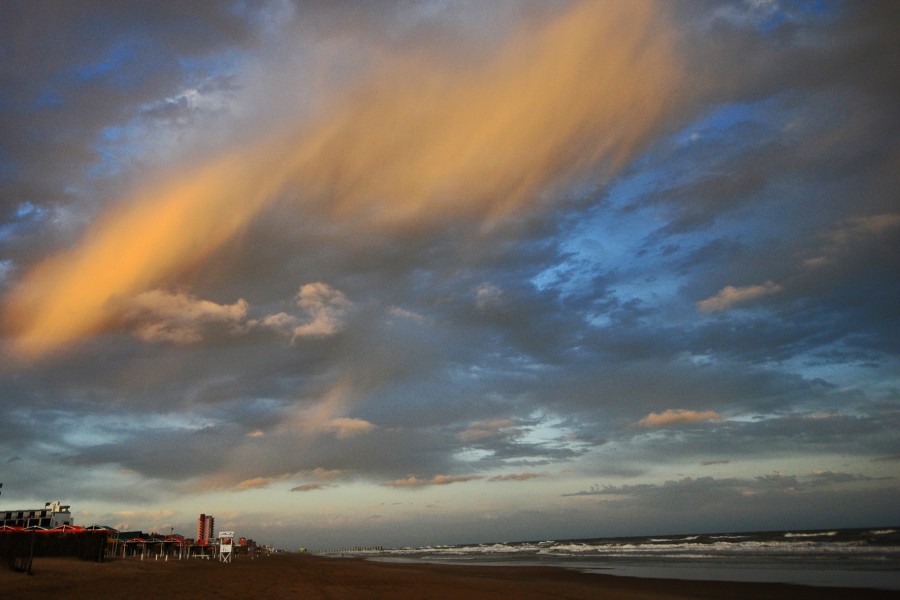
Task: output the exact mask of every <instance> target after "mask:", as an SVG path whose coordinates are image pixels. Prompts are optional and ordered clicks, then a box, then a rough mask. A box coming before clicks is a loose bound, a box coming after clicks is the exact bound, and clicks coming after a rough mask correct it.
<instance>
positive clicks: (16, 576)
mask: <svg viewBox="0 0 900 600" xmlns="http://www.w3.org/2000/svg"><path fill="white" fill-rule="evenodd" d="M33 571H34V573H33V575H30V576H29V575H26V574H23V573H16V572H13V571H11V570H9V569H7V568H5V567H4V568H2V569H0V596H2V597H3V598H10V599H18V598H69V599H73V600H78V599H82V598H83V599H88V598H90V599H92V600H94V599H97V598H133V597H134V596H135V595H136V594H137V595H139V596H140V597H144V598H157V597H167V598H192V599H203V598H223V599H228V598H235V599H237V598H240V599H246V598H250V597H259V598H268V599H272V600H278V599H281V598H292V599H295V598H330V599H335V600H340V599H343V598H396V599H406V598H409V599H412V598H417V599H419V598H421V599H424V598H430V599H441V598H446V599H451V598H452V599H454V600H455V599H458V598H468V599H474V600H477V599H479V598H535V599H537V598H573V599H574V598H584V599H587V598H590V599H594V600H596V599H608V600H638V599H641V600H654V599H659V600H663V599H675V598H682V599H685V598H730V599H738V600H740V599H757V598H758V599H766V600H776V599H779V598H784V599H789V598H790V599H791V600H798V599H799V600H803V599H807V598H808V599H810V600H812V599H813V598H815V599H818V600H822V599H825V600H828V599H832V598H846V599H851V598H852V599H860V598H898V597H900V594H898V593H897V592H890V591H879V590H860V589H841V588H822V587H803V586H791V585H781V584H765V583H754V584H749V583H728V582H697V581H676V580H664V579H637V578H630V577H614V576H608V575H597V574H588V573H578V572H575V571H569V570H566V569H557V568H549V567H478V566H456V565H433V564H418V563H416V564H409V563H380V562H372V561H365V560H361V559H338V558H323V557H316V556H308V555H276V556H270V557H261V558H256V559H254V560H250V559H247V558H246V557H241V558H240V559H238V560H236V561H235V562H234V563H232V564H221V563H217V562H213V561H206V560H196V559H194V560H181V561H179V560H170V561H162V562H160V561H155V560H145V561H140V560H134V559H126V560H123V559H119V560H113V561H110V562H106V563H94V562H85V561H80V560H77V559H68V558H36V559H35V561H34V565H33Z"/></svg>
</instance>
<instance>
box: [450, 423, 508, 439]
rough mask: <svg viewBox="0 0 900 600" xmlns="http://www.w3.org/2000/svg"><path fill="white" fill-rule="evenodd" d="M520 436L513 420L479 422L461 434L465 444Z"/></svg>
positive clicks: (460, 436)
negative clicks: (510, 435) (509, 435)
mask: <svg viewBox="0 0 900 600" xmlns="http://www.w3.org/2000/svg"><path fill="white" fill-rule="evenodd" d="M510 433H512V434H513V435H518V433H519V430H518V427H517V424H516V422H515V421H513V420H512V419H493V420H490V421H478V422H475V423H472V424H471V425H470V426H469V427H468V428H466V429H465V430H464V431H463V432H461V433H460V434H459V439H460V440H462V441H463V442H478V441H482V440H487V439H491V438H496V437H498V436H501V435H502V436H503V437H506V436H507V435H508V434H510Z"/></svg>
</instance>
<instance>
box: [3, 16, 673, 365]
mask: <svg viewBox="0 0 900 600" xmlns="http://www.w3.org/2000/svg"><path fill="white" fill-rule="evenodd" d="M661 13H662V11H660V10H659V9H658V7H657V6H656V5H655V4H654V3H651V2H638V1H637V0H636V1H634V2H627V3H626V2H621V3H599V2H584V3H577V4H575V5H573V7H572V8H571V9H570V10H569V11H568V12H567V13H566V14H564V15H562V16H561V17H558V18H555V19H553V20H550V21H549V22H543V23H531V24H529V25H528V26H527V27H523V28H522V29H521V30H520V31H519V32H518V33H517V34H515V35H512V37H511V38H510V40H509V41H508V43H507V44H505V45H504V46H503V47H502V48H500V50H499V51H497V52H496V53H495V54H494V55H486V56H485V57H484V60H483V61H482V62H481V63H480V64H472V62H471V61H470V60H469V61H467V62H466V64H465V65H462V64H458V63H454V62H453V61H452V60H449V59H447V58H446V57H445V56H438V55H437V54H435V53H434V52H431V51H430V50H429V49H428V48H422V49H421V51H420V52H415V53H410V52H404V53H403V54H402V55H400V54H398V55H396V56H390V57H386V58H385V59H384V60H383V61H381V62H380V63H379V64H378V66H376V67H375V68H374V69H373V72H372V73H371V74H370V76H369V77H368V79H366V80H365V81H363V82H362V83H361V84H360V85H359V86H357V88H356V91H355V93H352V94H348V95H346V96H344V97H342V98H329V99H328V100H329V101H328V103H327V107H326V109H324V110H321V111H320V112H319V113H318V117H315V118H311V119H310V120H309V121H308V122H305V123H298V122H296V121H298V117H297V116H296V115H287V116H284V115H281V116H276V118H273V121H274V122H273V124H272V131H273V132H275V133H274V135H272V136H266V135H263V136H261V137H260V140H258V141H257V142H256V143H251V144H244V145H243V146H241V147H240V148H237V149H234V150H232V151H228V152H225V153H223V154H222V155H220V156H218V157H216V158H213V159H211V160H207V161H205V163H203V164H202V165H201V166H200V167H189V168H186V169H185V171H184V172H183V173H182V174H180V175H179V176H177V177H174V178H172V179H171V180H169V181H167V182H165V183H162V184H159V183H158V184H156V185H154V186H152V187H147V188H145V189H144V190H143V191H142V192H141V193H139V194H136V195H135V197H133V198H128V199H125V200H123V201H122V202H119V203H117V204H116V206H117V207H119V208H116V209H114V210H113V211H111V212H110V213H109V214H107V215H106V216H105V217H104V218H102V219H100V220H99V221H98V222H97V223H96V224H95V225H94V226H93V227H91V228H90V229H89V231H88V232H87V233H86V234H85V236H84V238H83V239H82V240H81V242H80V243H79V244H78V245H76V246H75V247H74V248H73V249H71V250H69V251H67V252H64V253H62V254H60V255H58V256H55V257H53V258H50V259H48V260H47V261H45V262H44V263H43V264H41V265H39V266H37V267H36V268H34V269H33V270H32V271H31V272H29V273H28V274H27V275H26V276H25V277H24V278H23V279H22V280H21V281H20V282H19V284H18V286H17V287H16V289H15V290H14V291H13V292H12V294H11V295H10V296H9V298H7V300H6V303H5V306H4V310H3V323H4V327H5V329H6V331H7V333H8V334H9V338H10V339H11V347H12V349H13V350H14V351H15V352H16V354H18V355H19V356H21V357H23V358H26V359H33V358H36V357H40V356H43V355H46V354H48V353H51V352H53V351H56V350H59V349H62V348H65V347H67V346H69V345H71V344H73V343H76V342H78V341H79V340H81V339H83V338H85V337H88V336H91V335H94V334H96V333H99V332H103V331H106V330H111V329H113V328H115V327H116V326H117V324H118V322H119V318H120V317H121V310H122V309H121V306H122V302H123V301H125V303H126V304H127V300H128V299H130V298H132V297H134V296H136V295H139V294H141V293H144V292H147V291H148V290H152V289H156V288H159V287H165V286H166V285H167V284H168V285H171V284H172V283H173V282H175V281H177V278H178V277H179V276H180V275H181V274H183V273H184V272H185V271H186V270H187V269H190V268H193V267H196V266H197V265H199V264H201V263H202V262H203V261H204V260H206V259H207V258H208V257H209V255H210V254H211V253H212V252H214V251H215V250H217V249H218V248H219V247H221V246H222V245H223V244H225V243H226V242H227V241H229V240H230V239H232V238H233V237H234V236H235V235H236V234H237V233H239V232H240V231H241V230H242V229H243V228H244V227H245V226H246V225H247V224H248V222H249V221H250V220H251V219H253V218H254V217H255V216H256V215H257V214H258V213H259V212H260V211H261V210H263V209H264V208H265V207H266V206H267V205H269V204H270V203H272V202H273V201H274V200H275V199H277V198H279V197H281V196H283V195H284V194H285V192H286V191H289V190H293V192H292V195H295V196H296V195H297V194H298V193H300V192H302V196H301V197H299V198H298V200H299V201H300V202H302V204H303V207H304V208H303V210H308V211H312V212H313V213H318V214H319V215H320V216H321V217H323V218H331V219H339V220H352V221H354V223H355V224H356V225H357V226H367V227H394V226H431V225H434V224H439V223H445V222H446V221H447V220H448V219H454V220H459V219H473V220H476V221H481V222H487V223H490V222H492V221H494V220H496V219H502V218H504V217H506V216H508V215H510V214H512V213H514V212H516V211H517V210H520V209H522V208H523V207H526V206H527V205H529V204H535V203H536V204H540V203H541V202H543V201H545V200H546V199H547V198H548V197H549V196H550V195H551V193H552V192H554V191H557V192H559V191H560V190H565V189H566V188H567V186H569V185H572V184H573V182H578V180H579V178H581V177H584V176H586V174H587V172H588V170H589V169H590V170H592V171H596V170H597V169H598V168H599V169H600V170H601V171H603V173H605V174H609V173H611V172H613V171H614V170H615V169H617V168H619V167H621V166H622V165H623V164H624V163H625V162H626V161H627V160H629V159H630V158H631V157H633V156H634V154H635V153H636V152H637V151H638V150H639V149H640V148H641V146H642V145H643V144H644V143H645V142H646V141H647V140H648V139H649V138H650V137H651V136H652V135H653V134H654V133H655V132H656V130H657V129H658V128H659V126H660V124H661V123H662V122H663V121H664V118H665V117H666V116H667V115H668V114H670V113H672V112H674V111H676V110H677V106H676V104H677V102H676V100H677V94H676V87H677V84H678V81H679V78H680V73H681V66H680V64H679V63H678V61H677V59H676V58H675V57H676V52H675V51H674V43H673V39H674V36H673V35H672V34H671V32H670V30H669V29H668V27H666V26H665V25H664V24H663V23H662V22H661V20H660V16H659V15H660V14H661ZM297 131H300V133H297ZM597 176H598V175H597V174H596V173H595V174H594V177H597ZM313 324H317V323H316V321H315V320H314V321H313ZM317 325H323V323H322V322H320V323H318V324H317ZM312 331H313V330H309V333H311V332H312ZM305 333H308V332H307V330H302V331H301V334H305Z"/></svg>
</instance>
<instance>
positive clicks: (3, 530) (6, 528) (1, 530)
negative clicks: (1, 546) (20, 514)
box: [0, 525, 25, 533]
mask: <svg viewBox="0 0 900 600" xmlns="http://www.w3.org/2000/svg"><path fill="white" fill-rule="evenodd" d="M11 531H25V528H24V527H19V526H18V525H0V533H8V532H11Z"/></svg>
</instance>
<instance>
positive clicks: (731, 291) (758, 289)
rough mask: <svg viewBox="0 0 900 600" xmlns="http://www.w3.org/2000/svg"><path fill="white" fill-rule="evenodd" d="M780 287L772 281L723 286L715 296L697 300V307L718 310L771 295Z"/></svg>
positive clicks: (701, 309)
mask: <svg viewBox="0 0 900 600" xmlns="http://www.w3.org/2000/svg"><path fill="white" fill-rule="evenodd" d="M782 289H783V288H782V287H781V286H780V285H778V284H777V283H774V282H772V281H767V282H765V283H763V284H760V285H748V286H745V287H734V286H731V285H728V286H725V287H724V288H722V289H721V290H719V293H718V294H716V295H715V296H711V297H709V298H707V299H706V300H701V301H699V302H697V309H698V310H699V311H701V312H718V311H722V310H727V309H729V308H731V307H733V306H735V305H737V304H744V303H746V302H750V301H752V300H756V299H757V298H762V297H764V296H771V295H772V294H777V293H778V292H780V291H782Z"/></svg>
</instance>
